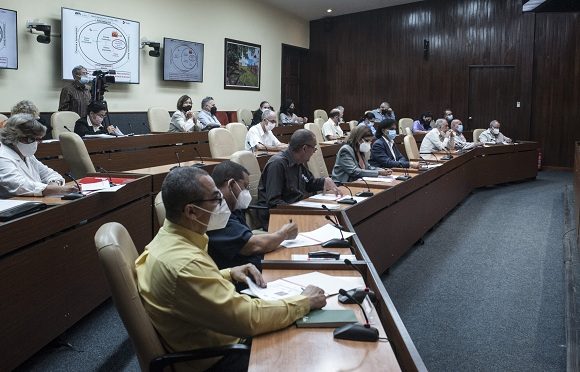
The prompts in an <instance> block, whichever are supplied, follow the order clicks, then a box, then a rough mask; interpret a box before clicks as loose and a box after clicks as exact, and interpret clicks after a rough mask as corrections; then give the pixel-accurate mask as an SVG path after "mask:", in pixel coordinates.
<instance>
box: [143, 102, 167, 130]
mask: <svg viewBox="0 0 580 372" xmlns="http://www.w3.org/2000/svg"><path fill="white" fill-rule="evenodd" d="M147 121H149V130H151V133H154V132H167V131H168V130H169V123H170V122H171V116H170V115H169V111H167V110H166V109H164V108H163V107H149V110H147Z"/></svg>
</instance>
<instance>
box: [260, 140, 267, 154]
mask: <svg viewBox="0 0 580 372" xmlns="http://www.w3.org/2000/svg"><path fill="white" fill-rule="evenodd" d="M258 145H262V146H264V149H265V150H266V154H268V146H266V145H264V144H263V143H262V142H258Z"/></svg>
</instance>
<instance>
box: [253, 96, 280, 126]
mask: <svg viewBox="0 0 580 372" xmlns="http://www.w3.org/2000/svg"><path fill="white" fill-rule="evenodd" d="M266 110H272V111H274V109H273V108H272V106H271V105H270V102H268V101H262V102H260V107H259V108H258V109H257V110H256V111H254V114H253V115H252V122H251V123H250V127H253V126H254V125H256V124H260V122H261V121H262V114H263V113H264V111H266Z"/></svg>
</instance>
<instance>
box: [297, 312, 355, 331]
mask: <svg viewBox="0 0 580 372" xmlns="http://www.w3.org/2000/svg"><path fill="white" fill-rule="evenodd" d="M356 322H358V319H357V318H356V315H354V311H352V310H314V311H311V312H310V314H307V315H305V316H304V317H303V318H302V319H298V320H297V321H296V327H298V328H336V327H340V326H343V325H345V324H350V323H356Z"/></svg>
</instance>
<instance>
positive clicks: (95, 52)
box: [76, 21, 130, 70]
mask: <svg viewBox="0 0 580 372" xmlns="http://www.w3.org/2000/svg"><path fill="white" fill-rule="evenodd" d="M76 37H77V45H78V52H79V53H80V55H81V56H82V58H83V59H85V60H86V61H87V62H88V63H89V64H91V65H94V66H96V67H98V66H107V67H108V68H110V69H113V70H115V69H118V68H120V67H122V66H123V65H125V64H127V63H128V62H129V56H130V54H129V37H128V36H127V35H126V34H125V32H123V30H121V29H120V28H118V27H116V26H113V25H111V24H110V23H106V22H99V21H91V22H88V23H86V24H84V25H82V26H80V27H79V28H78V29H77V36H76Z"/></svg>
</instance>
